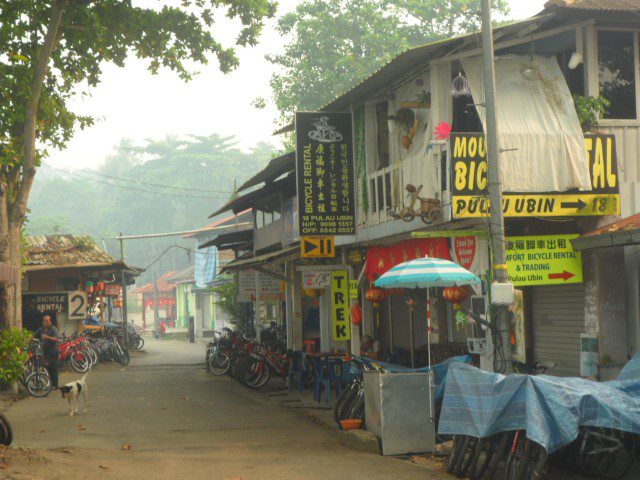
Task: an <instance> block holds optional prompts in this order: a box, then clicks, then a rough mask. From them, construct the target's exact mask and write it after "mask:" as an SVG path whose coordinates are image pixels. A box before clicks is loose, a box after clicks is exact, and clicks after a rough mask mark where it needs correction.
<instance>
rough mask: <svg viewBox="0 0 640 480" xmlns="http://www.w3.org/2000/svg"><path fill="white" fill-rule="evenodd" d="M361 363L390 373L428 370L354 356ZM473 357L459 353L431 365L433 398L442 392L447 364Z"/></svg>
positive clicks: (436, 397) (427, 369)
mask: <svg viewBox="0 0 640 480" xmlns="http://www.w3.org/2000/svg"><path fill="white" fill-rule="evenodd" d="M355 358H357V359H358V360H360V361H361V362H363V363H368V364H375V365H378V366H380V367H382V368H383V369H384V370H386V371H387V372H391V373H411V372H417V373H427V372H428V371H429V367H421V368H409V367H403V366H402V365H395V364H393V363H386V362H379V361H377V360H372V359H370V358H367V357H355ZM472 360H473V359H472V358H471V355H460V356H457V357H451V358H449V359H447V360H445V361H444V362H442V363H438V364H437V365H433V366H432V368H433V384H434V385H435V387H436V393H435V396H434V398H435V400H436V401H437V400H440V399H441V398H442V395H443V394H444V385H445V384H444V382H443V380H444V378H445V377H446V376H447V370H448V369H449V366H450V365H452V364H454V363H471V361H472Z"/></svg>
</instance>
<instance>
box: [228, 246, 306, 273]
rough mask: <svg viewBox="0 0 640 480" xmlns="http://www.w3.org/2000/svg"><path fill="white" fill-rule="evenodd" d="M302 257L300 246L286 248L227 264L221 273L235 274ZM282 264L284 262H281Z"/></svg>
mask: <svg viewBox="0 0 640 480" xmlns="http://www.w3.org/2000/svg"><path fill="white" fill-rule="evenodd" d="M299 255H300V245H295V246H292V247H288V248H285V249H284V250H276V251H275V252H269V253H265V254H263V255H258V256H255V257H252V258H243V259H240V260H234V261H233V262H230V263H227V264H226V265H225V266H224V267H223V268H222V270H221V271H220V273H225V272H233V271H237V270H247V269H252V268H260V267H264V266H265V265H266V264H268V263H271V262H274V261H275V260H282V261H284V260H285V259H286V257H292V258H295V257H297V256H299ZM280 263H282V262H280Z"/></svg>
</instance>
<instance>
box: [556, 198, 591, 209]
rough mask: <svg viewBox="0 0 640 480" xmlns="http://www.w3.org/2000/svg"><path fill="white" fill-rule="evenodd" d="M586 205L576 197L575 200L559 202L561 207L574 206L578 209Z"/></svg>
mask: <svg viewBox="0 0 640 480" xmlns="http://www.w3.org/2000/svg"><path fill="white" fill-rule="evenodd" d="M586 206H587V204H586V203H585V202H583V201H582V200H580V199H578V201H577V202H562V203H560V207H562V208H575V209H577V210H578V211H580V210H582V209H583V208H584V207H586Z"/></svg>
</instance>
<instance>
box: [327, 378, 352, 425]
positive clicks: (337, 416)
mask: <svg viewBox="0 0 640 480" xmlns="http://www.w3.org/2000/svg"><path fill="white" fill-rule="evenodd" d="M355 385H356V384H355V382H354V383H352V384H350V385H349V386H348V387H347V388H345V389H344V390H343V391H342V393H341V394H340V396H339V397H338V400H336V404H335V405H334V406H333V419H334V420H335V421H336V423H337V424H338V425H340V420H345V418H343V410H344V406H345V404H350V403H351V398H352V397H353V396H354V395H355V392H356V391H357V389H356V388H355Z"/></svg>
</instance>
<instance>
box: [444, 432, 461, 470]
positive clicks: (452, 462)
mask: <svg viewBox="0 0 640 480" xmlns="http://www.w3.org/2000/svg"><path fill="white" fill-rule="evenodd" d="M464 438H465V435H456V436H455V437H453V445H452V447H451V455H449V461H448V462H447V473H453V469H454V468H455V466H456V462H457V461H458V455H459V454H460V449H461V448H462V444H463V443H464Z"/></svg>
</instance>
